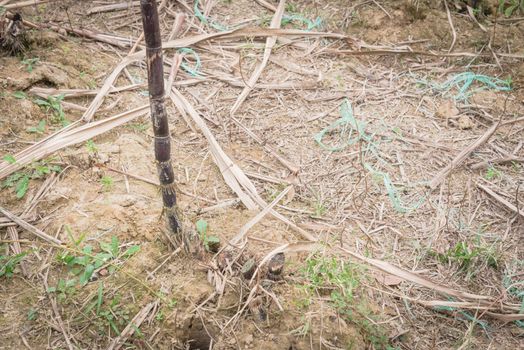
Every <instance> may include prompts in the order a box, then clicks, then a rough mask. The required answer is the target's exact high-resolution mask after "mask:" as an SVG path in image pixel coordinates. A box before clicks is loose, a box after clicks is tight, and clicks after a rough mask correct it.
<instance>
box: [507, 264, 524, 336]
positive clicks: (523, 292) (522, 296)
mask: <svg viewBox="0 0 524 350" xmlns="http://www.w3.org/2000/svg"><path fill="white" fill-rule="evenodd" d="M515 265H517V267H516V268H515V271H519V270H522V268H523V267H524V261H521V260H517V261H516V262H515ZM502 283H503V284H504V287H505V288H506V291H507V292H508V293H509V294H511V295H513V296H514V297H516V298H517V299H519V300H520V302H521V305H520V310H519V314H524V281H518V282H513V279H512V278H511V275H505V276H504V277H503V278H502ZM519 285H520V286H523V288H522V289H519V288H517V286H519ZM515 324H516V325H517V326H519V327H520V328H524V321H522V320H517V321H515Z"/></svg>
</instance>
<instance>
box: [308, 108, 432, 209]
mask: <svg viewBox="0 0 524 350" xmlns="http://www.w3.org/2000/svg"><path fill="white" fill-rule="evenodd" d="M335 130H339V135H340V136H339V137H340V142H339V144H337V145H334V146H330V145H327V144H325V143H324V142H323V141H322V140H323V138H324V137H325V136H326V134H328V133H332V132H334V131H335ZM314 139H315V141H316V142H317V143H318V145H319V146H320V147H322V148H323V149H325V150H328V151H332V152H335V151H341V150H343V149H345V148H346V147H348V146H350V145H353V144H355V143H357V142H358V141H363V143H365V144H366V145H365V147H363V150H364V151H365V152H366V153H367V152H368V151H371V153H373V155H374V156H375V157H376V158H378V159H379V160H381V161H383V160H382V159H381V158H380V156H379V154H378V151H377V146H376V145H375V144H374V143H373V141H372V135H369V134H366V131H365V123H364V122H359V121H357V120H356V119H355V117H354V116H353V111H352V108H351V103H350V102H349V100H348V99H345V100H344V102H342V104H341V105H340V119H337V120H336V121H334V122H333V123H331V124H330V125H329V126H328V127H326V128H324V129H323V130H322V131H320V132H319V133H317V134H316V135H315V136H314ZM364 167H365V168H366V170H368V171H369V172H370V173H371V174H372V175H373V176H375V177H378V178H381V179H382V181H383V183H384V187H385V188H386V192H387V194H388V197H389V200H390V202H391V204H392V206H393V208H394V209H395V210H396V211H397V212H399V213H407V212H409V211H412V210H416V209H418V208H420V206H421V205H422V204H423V203H424V200H425V198H420V199H419V200H418V201H416V202H414V204H412V205H406V204H404V202H403V201H402V199H401V198H400V194H399V191H398V190H397V188H396V187H395V185H393V182H392V181H391V178H390V176H389V174H387V173H384V172H381V171H377V170H375V169H374V168H373V167H372V166H371V165H370V164H368V163H365V164H364Z"/></svg>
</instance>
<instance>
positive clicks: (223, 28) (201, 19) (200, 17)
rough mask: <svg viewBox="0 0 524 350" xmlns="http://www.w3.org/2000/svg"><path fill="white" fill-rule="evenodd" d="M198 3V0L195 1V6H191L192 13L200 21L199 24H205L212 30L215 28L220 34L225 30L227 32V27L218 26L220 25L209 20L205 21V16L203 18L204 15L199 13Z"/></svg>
mask: <svg viewBox="0 0 524 350" xmlns="http://www.w3.org/2000/svg"><path fill="white" fill-rule="evenodd" d="M198 3H199V1H198V0H195V5H194V6H193V12H194V13H195V17H196V18H198V19H199V20H200V22H202V23H204V24H207V25H209V26H211V27H213V28H215V29H216V30H218V31H221V32H224V31H226V30H229V28H228V27H226V26H224V25H222V24H220V23H217V22H215V21H213V20H211V19H207V18H206V16H204V14H203V13H202V12H200V9H199V8H198Z"/></svg>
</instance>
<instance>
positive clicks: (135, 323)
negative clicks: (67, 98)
mask: <svg viewBox="0 0 524 350" xmlns="http://www.w3.org/2000/svg"><path fill="white" fill-rule="evenodd" d="M146 35H147V34H146ZM155 306H156V302H152V303H149V304H147V305H146V306H144V307H143V308H142V310H140V311H139V312H138V313H137V314H136V315H135V317H133V319H132V320H131V321H130V322H129V323H128V324H127V326H126V328H124V330H123V331H122V333H121V334H120V335H119V336H118V337H116V338H115V339H113V341H112V342H111V344H110V345H109V346H108V348H107V350H118V349H120V348H121V347H122V345H124V343H125V342H126V340H127V339H128V338H129V337H130V336H132V335H133V333H134V332H135V330H137V329H138V327H140V325H141V324H142V323H143V322H144V320H145V319H146V317H147V315H149V313H150V312H151V310H153V309H154V307H155Z"/></svg>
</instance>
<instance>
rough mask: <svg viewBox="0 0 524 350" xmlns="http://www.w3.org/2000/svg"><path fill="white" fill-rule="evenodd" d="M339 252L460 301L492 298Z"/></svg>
mask: <svg viewBox="0 0 524 350" xmlns="http://www.w3.org/2000/svg"><path fill="white" fill-rule="evenodd" d="M338 249H340V250H341V251H343V252H344V253H347V254H349V255H350V256H352V257H354V258H357V259H358V260H360V261H363V262H365V263H367V264H368V265H371V266H374V267H376V268H378V269H379V270H381V271H383V272H386V273H389V274H391V275H394V276H397V277H400V278H402V279H404V280H406V281H409V282H413V283H416V284H418V285H421V286H424V287H426V288H429V289H433V290H435V291H437V292H439V293H442V294H444V295H451V296H454V297H457V298H460V299H462V300H476V301H478V302H486V301H492V298H491V297H489V296H485V295H478V294H471V293H467V292H463V291H459V290H456V289H452V288H449V287H446V286H443V285H441V284H437V283H435V282H433V281H431V280H429V279H427V278H425V277H422V276H419V275H417V274H415V273H413V272H410V271H407V270H404V269H402V268H400V267H398V266H395V265H393V264H390V263H388V262H386V261H382V260H377V259H372V258H367V257H365V256H363V255H360V254H358V253H355V252H352V251H350V250H348V249H345V248H342V247H338Z"/></svg>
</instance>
